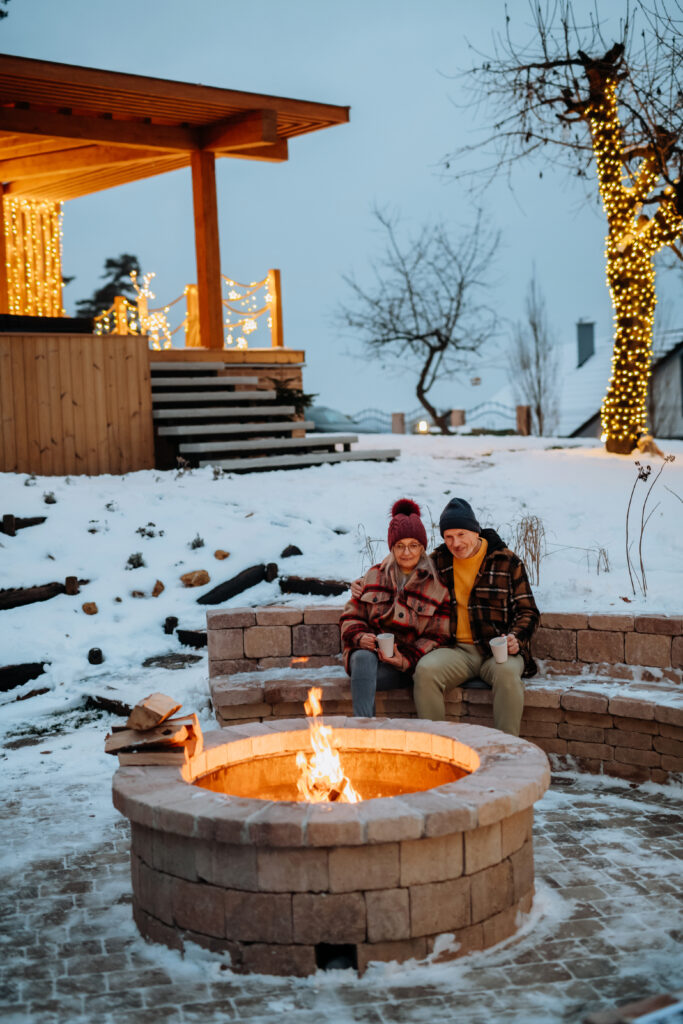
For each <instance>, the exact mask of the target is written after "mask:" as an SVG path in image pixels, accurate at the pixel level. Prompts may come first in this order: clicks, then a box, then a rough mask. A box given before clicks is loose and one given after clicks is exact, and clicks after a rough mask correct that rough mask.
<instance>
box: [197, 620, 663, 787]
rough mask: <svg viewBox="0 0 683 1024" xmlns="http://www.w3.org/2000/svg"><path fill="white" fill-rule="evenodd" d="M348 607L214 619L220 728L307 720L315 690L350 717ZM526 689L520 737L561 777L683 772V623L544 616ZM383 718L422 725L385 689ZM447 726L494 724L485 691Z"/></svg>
mask: <svg viewBox="0 0 683 1024" xmlns="http://www.w3.org/2000/svg"><path fill="white" fill-rule="evenodd" d="M340 614H341V607H330V606H329V605H323V606H317V607H308V608H292V607H266V608H239V609H234V610H231V611H221V610H215V611H210V612H208V613H207V627H208V629H207V632H208V648H209V677H210V678H209V684H210V690H211V698H212V701H213V706H214V711H215V714H216V719H217V721H218V723H219V725H234V724H238V723H239V722H249V721H251V722H254V721H268V720H271V719H281V718H299V717H301V716H302V715H303V714H304V711H303V702H304V700H305V699H306V694H307V691H308V688H309V687H310V686H313V685H315V686H321V688H322V690H323V697H322V699H323V709H324V713H325V714H328V715H350V714H352V707H351V694H350V688H349V681H348V677H347V676H346V674H345V673H344V671H343V667H342V665H341V656H340V637H339V616H340ZM532 650H533V653H534V655H535V657H536V658H537V659H539V675H538V676H535V677H534V678H532V679H528V680H526V681H525V685H526V696H525V706H524V715H523V718H522V729H521V735H522V736H523V737H524V739H528V740H530V741H532V742H533V743H535V744H537V745H538V746H539V747H541V748H542V749H543V750H545V751H546V753H547V754H548V755H549V756H550V758H551V761H552V763H553V766H554V768H555V769H561V768H563V767H568V766H575V767H578V768H579V769H581V770H583V771H589V772H605V773H606V774H608V775H612V776H617V777H620V778H624V779H627V780H629V781H633V782H644V781H648V780H652V781H654V782H665V781H668V779H669V778H670V777H671V775H672V773H681V772H683V686H681V667H682V666H683V617H681V616H633V615H590V616H589V615H580V614H564V615H561V614H546V615H543V616H542V618H541V625H540V627H539V629H538V630H537V633H536V635H535V636H534V641H533V645H532ZM376 707H377V714H378V715H380V716H383V717H389V718H411V717H415V706H414V704H413V700H412V696H411V694H410V692H409V691H407V690H390V691H388V692H386V693H379V694H378V695H377V701H376ZM446 711H447V718H448V720H449V721H457V722H467V723H472V724H475V725H486V726H491V725H492V696H491V692H490V690H488V689H463V688H457V689H455V690H453V691H451V693H450V694H449V695H448V699H447V702H446Z"/></svg>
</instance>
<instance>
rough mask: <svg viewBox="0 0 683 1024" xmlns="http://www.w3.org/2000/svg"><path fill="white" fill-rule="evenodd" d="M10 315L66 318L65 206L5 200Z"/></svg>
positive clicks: (33, 201)
mask: <svg viewBox="0 0 683 1024" xmlns="http://www.w3.org/2000/svg"><path fill="white" fill-rule="evenodd" d="M3 204H4V221H5V246H6V253H7V255H6V265H7V290H8V299H9V312H10V313H13V314H14V315H24V316H64V315H65V313H64V308H63V307H62V204H61V203H50V202H46V201H44V200H36V199H14V198H12V196H4V197H3Z"/></svg>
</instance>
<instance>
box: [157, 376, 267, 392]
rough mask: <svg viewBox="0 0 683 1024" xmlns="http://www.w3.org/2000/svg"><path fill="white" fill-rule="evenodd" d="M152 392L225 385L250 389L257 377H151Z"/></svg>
mask: <svg viewBox="0 0 683 1024" xmlns="http://www.w3.org/2000/svg"><path fill="white" fill-rule="evenodd" d="M151 380H152V391H154V390H155V388H160V387H174V388H196V387H197V385H198V384H200V385H201V386H202V387H203V388H206V387H209V388H224V387H225V386H226V385H227V384H230V385H234V384H248V385H249V386H250V387H251V386H253V385H255V384H258V377H196V376H195V377H180V376H178V377H156V376H152V378H151Z"/></svg>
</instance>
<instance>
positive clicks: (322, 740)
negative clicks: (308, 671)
mask: <svg viewBox="0 0 683 1024" xmlns="http://www.w3.org/2000/svg"><path fill="white" fill-rule="evenodd" d="M321 696H322V690H321V689H320V687H318V686H314V687H312V689H310V690H309V691H308V700H307V701H306V703H305V704H304V709H305V711H306V714H307V715H308V717H309V718H310V719H311V722H310V723H309V724H310V737H311V747H312V748H313V753H312V754H311V755H310V757H307V756H306V754H304V753H303V751H299V753H298V754H297V755H296V764H297V768H298V769H299V771H300V775H299V779H298V782H297V789H298V790H299V795H300V797H301V799H302V800H306V801H308V802H309V803H314V804H319V803H323V802H326V801H330V802H333V801H336V802H338V803H344V804H355V803H358V801H359V800H360V796H359V795H358V793H357V792H356V790H355V789H354V788H353V786H352V785H351V783H350V782H349V780H348V779H347V777H346V775H344V771H343V769H342V766H341V761H340V760H339V754H338V753H337V751H336V750H333V748H332V744H331V743H330V737H331V736H332V729H331V728H330V726H329V725H323V724H322V722H319V721H317V719H318V717H319V716H320V715H321V714H322V710H323V707H322V704H321V703H320V698H321Z"/></svg>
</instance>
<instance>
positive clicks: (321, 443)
mask: <svg viewBox="0 0 683 1024" xmlns="http://www.w3.org/2000/svg"><path fill="white" fill-rule="evenodd" d="M357 440H358V438H357V436H356V435H355V434H324V435H323V436H322V437H321V436H320V435H319V434H316V435H315V436H314V437H311V436H309V437H277V438H276V437H266V438H258V439H257V440H251V441H195V442H191V443H189V444H181V445H179V447H178V450H179V451H180V452H181V453H182V454H183V455H186V454H196V455H201V454H204V453H208V452H231V451H235V452H238V451H239V452H241V451H265V452H269V451H272V449H274V448H277V449H282V448H287V449H290V448H330V449H331V448H334V446H335V445H338V444H343V445H351V444H355V442H356V441H357Z"/></svg>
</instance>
